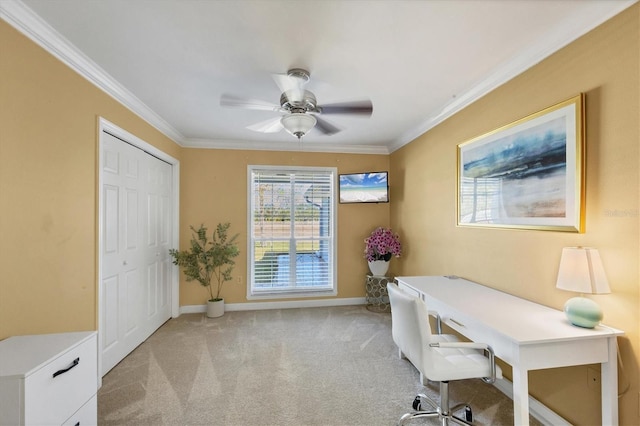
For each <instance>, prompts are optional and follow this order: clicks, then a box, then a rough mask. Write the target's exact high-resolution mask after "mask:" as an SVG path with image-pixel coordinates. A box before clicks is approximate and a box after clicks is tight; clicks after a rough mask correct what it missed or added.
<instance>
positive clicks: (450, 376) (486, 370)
mask: <svg viewBox="0 0 640 426" xmlns="http://www.w3.org/2000/svg"><path fill="white" fill-rule="evenodd" d="M459 341H460V339H458V337H457V336H454V335H452V334H432V335H431V339H430V342H431V343H443V342H459ZM432 354H433V361H434V364H433V366H432V368H429V371H423V372H422V373H423V374H424V375H425V376H426V377H427V378H428V379H429V380H431V381H434V382H439V381H442V380H460V379H466V378H472V377H476V378H482V377H488V376H490V375H491V370H490V369H491V366H490V365H487V358H486V357H485V356H484V354H483V353H482V351H479V350H477V349H465V348H433V349H432ZM425 370H426V369H425ZM496 378H502V370H501V369H500V366H498V365H496Z"/></svg>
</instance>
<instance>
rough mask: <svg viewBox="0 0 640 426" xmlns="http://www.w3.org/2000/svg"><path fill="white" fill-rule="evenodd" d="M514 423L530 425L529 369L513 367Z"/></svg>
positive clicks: (524, 425)
mask: <svg viewBox="0 0 640 426" xmlns="http://www.w3.org/2000/svg"><path fill="white" fill-rule="evenodd" d="M513 424H514V425H518V426H519V425H522V426H529V371H528V370H526V369H524V370H522V369H520V368H516V367H515V366H514V367H513Z"/></svg>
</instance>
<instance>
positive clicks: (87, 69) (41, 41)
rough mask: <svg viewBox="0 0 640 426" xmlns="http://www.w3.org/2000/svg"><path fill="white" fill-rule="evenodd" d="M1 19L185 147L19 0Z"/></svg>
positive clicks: (6, 4)
mask: <svg viewBox="0 0 640 426" xmlns="http://www.w3.org/2000/svg"><path fill="white" fill-rule="evenodd" d="M0 18H2V19H3V20H4V21H6V22H7V23H8V24H9V25H11V26H12V27H14V28H15V29H17V30H18V31H20V32H21V33H22V34H24V35H25V36H27V37H28V38H29V39H31V40H32V41H33V42H35V43H36V44H38V45H39V46H40V47H42V48H43V49H45V50H46V51H47V52H49V53H50V54H51V55H53V56H54V57H56V58H57V59H59V60H60V61H62V63H64V64H65V65H67V66H68V67H69V68H71V69H72V70H74V71H75V72H77V73H78V74H80V75H81V76H82V77H84V78H85V79H86V80H88V81H89V82H90V83H92V84H93V85H94V86H96V87H98V88H99V89H100V90H102V91H103V92H105V93H106V94H108V95H109V96H111V97H112V98H114V99H115V100H116V101H118V102H120V103H121V104H122V105H124V106H125V107H127V108H128V109H130V110H131V111H132V112H133V113H134V114H136V115H138V116H139V117H140V118H142V119H143V120H145V121H146V122H147V123H149V124H150V125H152V126H153V127H155V128H156V129H158V130H159V131H160V132H162V133H163V134H164V135H166V136H167V137H168V138H170V139H171V140H173V141H174V142H176V143H177V144H178V145H182V140H183V139H184V136H183V135H182V134H180V132H178V131H177V130H176V129H175V128H174V127H172V126H171V125H170V124H169V123H167V122H166V121H165V120H164V119H163V118H162V117H160V116H159V115H158V114H156V113H155V112H154V111H153V110H152V109H151V108H149V107H148V106H147V105H146V104H145V103H144V102H142V101H141V100H140V99H138V98H137V97H136V96H135V95H133V93H131V92H130V91H128V90H127V89H126V88H124V86H122V85H121V84H120V83H118V82H117V81H116V80H115V79H114V78H112V77H111V76H110V75H109V74H108V73H107V72H105V71H104V70H103V69H102V68H101V67H99V66H98V65H97V64H96V63H95V62H93V61H92V60H91V59H90V58H89V57H87V56H86V55H85V54H84V53H82V52H81V51H80V50H78V49H77V48H76V47H75V46H74V45H73V44H71V43H70V42H69V41H68V40H67V39H66V38H64V37H63V36H62V35H61V34H60V33H59V32H57V31H56V30H55V29H53V28H52V27H51V26H50V25H49V24H47V23H46V22H45V21H44V20H43V19H42V18H40V16H38V15H37V14H36V13H35V12H33V10H31V9H30V8H29V7H27V6H26V5H25V4H24V3H22V2H21V1H18V0H2V1H1V2H0Z"/></svg>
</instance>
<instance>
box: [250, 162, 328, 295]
mask: <svg viewBox="0 0 640 426" xmlns="http://www.w3.org/2000/svg"><path fill="white" fill-rule="evenodd" d="M261 170H264V171H272V172H282V173H295V172H300V173H309V172H326V173H327V174H329V175H330V177H331V185H330V199H329V206H330V212H329V233H330V236H331V238H330V239H329V244H330V247H331V251H332V261H331V263H330V267H329V269H330V270H329V273H328V277H329V279H330V280H331V288H326V287H325V288H322V289H317V290H315V289H309V288H308V287H307V288H304V289H296V288H291V287H288V288H286V289H283V290H273V289H271V290H260V291H254V289H253V281H254V266H255V255H254V247H255V246H254V233H253V225H254V222H253V213H254V205H253V200H254V197H253V194H254V193H253V173H254V172H256V171H261ZM337 179H338V169H337V167H311V166H274V165H248V166H247V300H260V299H285V298H311V297H322V296H337V294H338V234H337V229H338V226H337V223H338V211H337V205H338V203H337V198H336V197H337V196H338V189H337V182H338V181H337Z"/></svg>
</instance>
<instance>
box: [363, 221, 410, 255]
mask: <svg viewBox="0 0 640 426" xmlns="http://www.w3.org/2000/svg"><path fill="white" fill-rule="evenodd" d="M364 243H365V248H364V257H366V258H367V260H368V261H369V262H372V261H374V260H384V261H387V262H388V261H389V260H391V256H395V257H400V254H401V252H402V245H401V244H400V237H398V234H395V233H394V232H393V231H392V230H391V229H390V228H383V227H379V228H376V229H375V230H374V231H373V232H372V233H371V235H369V237H368V238H365V240H364Z"/></svg>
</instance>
